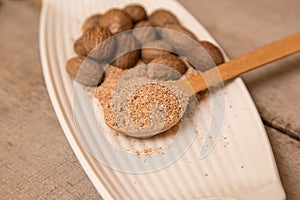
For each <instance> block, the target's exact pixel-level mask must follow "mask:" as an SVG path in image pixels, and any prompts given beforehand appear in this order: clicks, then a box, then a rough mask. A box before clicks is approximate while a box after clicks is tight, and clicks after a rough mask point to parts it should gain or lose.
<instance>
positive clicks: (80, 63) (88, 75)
mask: <svg viewBox="0 0 300 200" xmlns="http://www.w3.org/2000/svg"><path fill="white" fill-rule="evenodd" d="M105 66H106V64H104V63H103V64H100V63H99V62H97V61H95V60H93V59H91V58H88V57H83V56H77V57H74V58H71V59H69V60H68V61H67V64H66V70H67V72H68V73H69V75H70V76H71V78H72V79H74V80H76V81H78V82H79V83H81V84H83V85H86V86H97V85H98V84H99V83H100V82H101V81H102V80H103V77H104V67H105Z"/></svg>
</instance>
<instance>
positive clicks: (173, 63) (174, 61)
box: [149, 54, 187, 74]
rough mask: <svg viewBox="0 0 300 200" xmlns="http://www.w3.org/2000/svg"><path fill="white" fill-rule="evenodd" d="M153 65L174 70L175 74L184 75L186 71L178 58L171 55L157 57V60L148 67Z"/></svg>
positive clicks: (185, 67)
mask: <svg viewBox="0 0 300 200" xmlns="http://www.w3.org/2000/svg"><path fill="white" fill-rule="evenodd" d="M154 63H155V64H161V65H165V66H167V67H170V68H172V69H174V70H176V71H177V72H179V73H180V74H184V73H185V72H186V70H187V66H186V64H185V63H184V62H183V61H182V60H181V59H180V58H179V57H177V56H175V55H173V54H168V55H163V56H160V57H157V58H155V59H153V60H152V61H151V62H150V63H149V65H150V64H154Z"/></svg>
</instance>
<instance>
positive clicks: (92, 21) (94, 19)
mask: <svg viewBox="0 0 300 200" xmlns="http://www.w3.org/2000/svg"><path fill="white" fill-rule="evenodd" d="M100 18H101V14H94V15H92V16H90V17H88V18H87V19H86V20H85V21H84V23H83V25H82V31H83V32H84V31H86V30H88V29H90V28H94V27H95V26H99V21H100Z"/></svg>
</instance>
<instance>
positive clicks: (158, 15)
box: [149, 9, 179, 27]
mask: <svg viewBox="0 0 300 200" xmlns="http://www.w3.org/2000/svg"><path fill="white" fill-rule="evenodd" d="M149 20H150V21H151V22H152V24H153V25H154V26H157V27H163V26H165V25H166V24H170V23H177V24H179V21H178V19H177V17H176V16H175V15H174V14H173V13H171V12H170V11H168V10H164V9H159V10H156V11H154V12H153V13H152V14H151V15H150V17H149Z"/></svg>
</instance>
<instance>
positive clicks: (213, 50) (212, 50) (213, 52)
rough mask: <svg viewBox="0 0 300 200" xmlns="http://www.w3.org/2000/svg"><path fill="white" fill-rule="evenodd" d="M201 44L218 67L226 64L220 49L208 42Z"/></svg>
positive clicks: (201, 42)
mask: <svg viewBox="0 0 300 200" xmlns="http://www.w3.org/2000/svg"><path fill="white" fill-rule="evenodd" d="M199 44H200V45H201V46H202V47H203V48H204V49H205V50H206V51H207V53H208V54H209V55H210V57H211V58H212V60H213V61H214V63H215V64H216V65H220V64H222V63H224V57H223V54H222V52H221V51H220V49H219V48H218V47H216V46H215V45H213V44H212V43H210V42H208V41H200V42H199Z"/></svg>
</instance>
